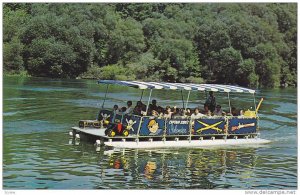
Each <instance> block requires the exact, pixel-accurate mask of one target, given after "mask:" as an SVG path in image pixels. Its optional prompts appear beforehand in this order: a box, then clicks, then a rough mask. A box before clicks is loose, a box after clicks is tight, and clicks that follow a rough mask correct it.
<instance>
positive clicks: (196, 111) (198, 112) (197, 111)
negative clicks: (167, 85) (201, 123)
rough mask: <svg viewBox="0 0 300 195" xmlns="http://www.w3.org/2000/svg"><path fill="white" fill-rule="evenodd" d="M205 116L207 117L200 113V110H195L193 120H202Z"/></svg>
mask: <svg viewBox="0 0 300 195" xmlns="http://www.w3.org/2000/svg"><path fill="white" fill-rule="evenodd" d="M203 116H205V115H204V114H201V113H200V111H199V108H195V111H194V113H193V114H192V115H191V119H192V120H194V119H199V118H201V117H203Z"/></svg>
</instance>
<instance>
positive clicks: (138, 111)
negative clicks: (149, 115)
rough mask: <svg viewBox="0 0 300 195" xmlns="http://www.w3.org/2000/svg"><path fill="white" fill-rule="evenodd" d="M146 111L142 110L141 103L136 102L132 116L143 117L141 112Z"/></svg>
mask: <svg viewBox="0 0 300 195" xmlns="http://www.w3.org/2000/svg"><path fill="white" fill-rule="evenodd" d="M145 111H146V110H145V109H144V106H143V103H142V102H141V101H138V102H137V103H136V106H135V108H134V109H133V114H135V115H143V112H145Z"/></svg>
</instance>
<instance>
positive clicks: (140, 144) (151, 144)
mask: <svg viewBox="0 0 300 195" xmlns="http://www.w3.org/2000/svg"><path fill="white" fill-rule="evenodd" d="M267 143H270V141H269V140H266V139H261V138H251V139H215V140H190V141H189V140H178V141H107V142H104V144H105V145H106V146H110V147H114V148H132V149H135V148H143V149H147V148H204V147H215V146H238V145H243V146H245V145H258V144H267Z"/></svg>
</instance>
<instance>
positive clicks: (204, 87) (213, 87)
mask: <svg viewBox="0 0 300 195" xmlns="http://www.w3.org/2000/svg"><path fill="white" fill-rule="evenodd" d="M98 84H114V85H123V86H128V87H134V88H139V89H170V90H187V91H191V90H193V91H215V92H217V91H218V92H227V93H229V92H237V93H251V94H254V93H255V90H253V89H248V88H244V87H239V86H233V85H219V84H193V83H167V82H143V81H118V80H99V81H98Z"/></svg>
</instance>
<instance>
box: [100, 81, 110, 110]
mask: <svg viewBox="0 0 300 195" xmlns="http://www.w3.org/2000/svg"><path fill="white" fill-rule="evenodd" d="M108 86H109V84H107V85H106V91H105V95H104V100H103V103H102V106H101V108H102V109H103V107H104V103H105V100H106V95H107V91H108Z"/></svg>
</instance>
